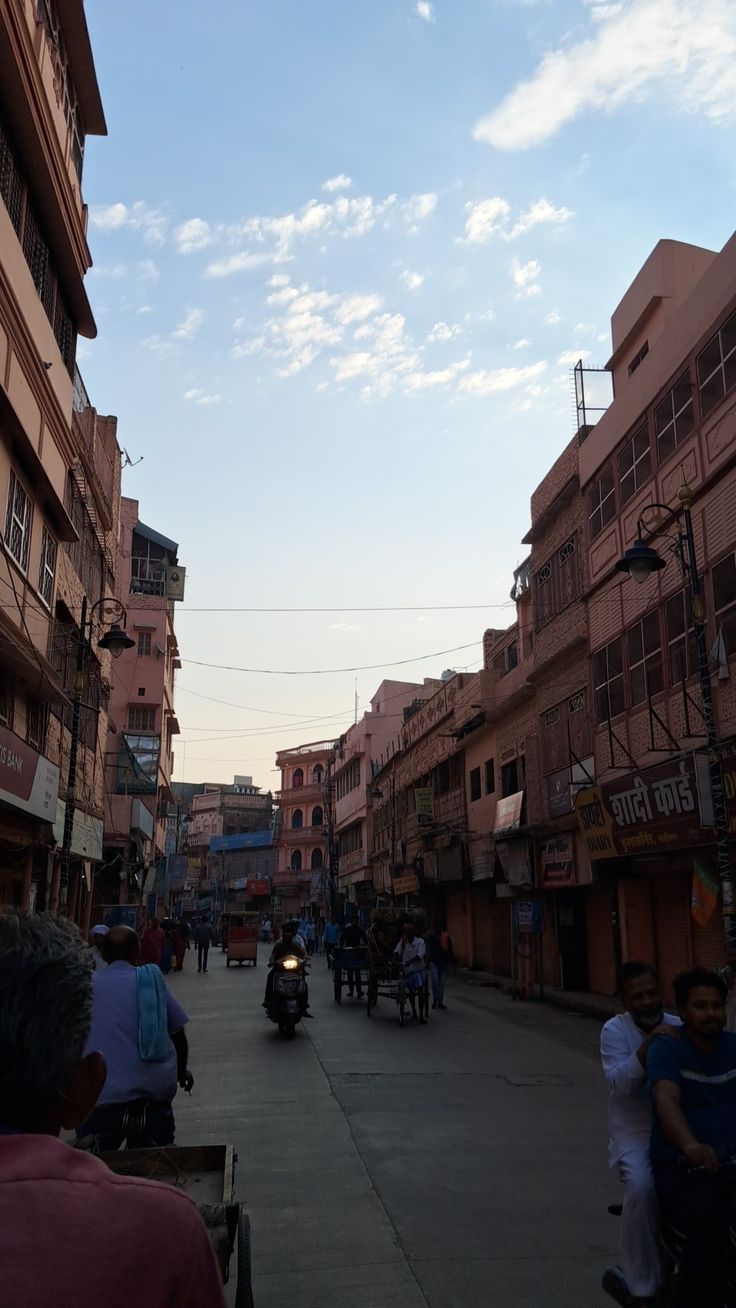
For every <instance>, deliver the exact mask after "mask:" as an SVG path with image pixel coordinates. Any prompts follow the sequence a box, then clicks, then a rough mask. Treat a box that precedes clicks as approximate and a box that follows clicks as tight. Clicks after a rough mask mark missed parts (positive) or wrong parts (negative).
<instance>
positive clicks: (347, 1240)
mask: <svg viewBox="0 0 736 1308" xmlns="http://www.w3.org/2000/svg"><path fill="white" fill-rule="evenodd" d="M267 952H268V947H266V946H261V947H260V959H259V966H258V967H257V969H255V970H253V969H252V968H249V967H242V968H234V969H233V968H232V967H231V968H230V969H226V967H225V960H224V956H223V954H222V953H221V952H220V950H219V949H218V950H213V951H212V953H211V955H210V971H209V972H208V973H207V975H206V976H199V975H197V971H196V960H195V955H194V954H193V953H189V954H187V958H186V966H185V971H184V972H183V973H182V974H181V975H175V976H172V977H170V978H169V980H170V982H171V984H172V987H173V989H174V990H175V992H176V994H177V995H178V996H179V998H180V999H181V1000H182V1002H183V1003H184V1006H185V1007H186V1009H187V1011H188V1013H189V1016H190V1024H189V1028H188V1031H189V1040H190V1063H191V1068H192V1071H193V1072H194V1076H195V1080H196V1084H195V1088H194V1092H193V1095H192V1097H191V1099H190V1098H189V1097H188V1096H186V1095H184V1094H182V1093H181V1092H180V1094H179V1095H178V1097H177V1100H176V1104H175V1109H176V1117H177V1142H178V1143H179V1144H194V1143H215V1142H232V1143H233V1144H234V1145H235V1147H236V1149H237V1153H238V1166H237V1174H236V1193H237V1196H238V1198H240V1199H241V1200H243V1201H245V1202H246V1204H247V1206H248V1210H249V1212H250V1217H251V1222H252V1238H253V1272H254V1277H253V1281H254V1292H255V1302H256V1308H282V1305H283V1306H284V1308H285V1306H286V1305H291V1304H292V1303H294V1302H298V1303H299V1304H300V1308H343V1306H344V1308H385V1306H388V1305H394V1304H397V1305H398V1304H401V1305H403V1308H414V1306H415V1305H427V1304H428V1305H431V1308H449V1306H450V1305H452V1306H453V1308H454V1306H455V1305H460V1304H462V1305H464V1308H491V1306H494V1308H495V1306H498V1308H516V1306H517V1305H535V1306H536V1308H557V1306H558V1305H559V1306H560V1308H561V1306H562V1305H565V1306H566V1308H599V1306H600V1308H602V1306H603V1305H605V1304H606V1303H608V1302H610V1301H609V1300H608V1299H607V1298H606V1297H605V1296H604V1295H603V1294H602V1292H601V1291H600V1289H599V1286H600V1276H601V1272H602V1271H603V1269H604V1268H605V1266H606V1265H607V1263H608V1262H610V1261H611V1259H612V1258H613V1257H614V1256H615V1249H616V1239H617V1232H616V1226H615V1222H614V1221H613V1219H611V1218H610V1217H609V1216H608V1214H607V1212H606V1207H607V1204H608V1203H610V1202H612V1201H613V1200H614V1199H616V1198H618V1195H617V1184H616V1181H615V1179H614V1178H613V1177H612V1176H611V1175H610V1174H609V1172H608V1169H607V1165H606V1138H607V1136H606V1114H605V1090H604V1085H603V1081H602V1077H601V1073H600V1069H599V1066H598V1063H597V1037H598V1024H597V1023H596V1022H595V1021H592V1020H591V1019H589V1018H583V1017H577V1016H574V1015H571V1014H567V1013H562V1012H559V1011H558V1010H554V1009H548V1008H544V1007H539V1006H528V1005H520V1004H515V1003H514V1002H513V1001H512V1000H510V999H508V998H507V997H506V996H504V995H501V994H499V993H498V992H496V991H491V990H485V989H484V990H479V989H474V988H471V987H468V986H466V985H465V984H463V983H462V982H455V983H451V984H450V985H449V986H448V995H447V1002H448V1009H447V1011H446V1012H438V1013H431V1014H430V1022H429V1024H428V1025H427V1027H426V1028H422V1027H418V1026H408V1027H406V1028H405V1029H404V1030H401V1028H400V1027H399V1024H398V1021H397V1018H396V1010H395V1006H394V1005H393V1004H392V1003H391V1002H390V1001H389V1000H381V1002H380V1003H379V1007H378V1011H377V1013H376V1014H375V1016H374V1017H372V1018H371V1019H370V1021H368V1020H367V1019H366V1016H365V1008H364V1007H361V1008H360V1009H359V1008H358V1005H357V1001H355V1000H350V999H349V998H347V995H346V996H345V997H344V999H343V1004H342V1007H340V1008H338V1006H337V1005H336V1004H335V1003H334V1001H333V998H332V984H331V979H332V978H331V974H328V973H327V971H326V966H325V962H324V959H323V958H321V957H320V958H317V959H315V960H314V966H313V971H312V974H311V978H310V998H311V1008H312V1012H313V1013H314V1019H315V1020H314V1021H306V1022H303V1023H302V1024H301V1026H300V1027H299V1028H298V1030H297V1035H296V1038H295V1039H294V1040H293V1041H290V1042H289V1041H285V1040H283V1039H281V1038H280V1037H279V1035H278V1033H277V1031H276V1028H275V1027H274V1026H273V1025H272V1024H271V1023H270V1022H268V1021H267V1020H266V1018H265V1017H264V1014H263V1010H262V1008H261V1007H260V1004H261V1001H262V998H263V988H264V984H265V977H266V969H265V960H266V957H267Z"/></svg>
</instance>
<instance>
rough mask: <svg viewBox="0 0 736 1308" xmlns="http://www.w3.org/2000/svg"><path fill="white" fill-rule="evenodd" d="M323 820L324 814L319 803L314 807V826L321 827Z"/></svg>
mask: <svg viewBox="0 0 736 1308" xmlns="http://www.w3.org/2000/svg"><path fill="white" fill-rule="evenodd" d="M323 822H324V814H323V812H322V808H321V806H320V805H319V804H315V806H314V808H313V809H312V826H313V827H321V826H322V823H323Z"/></svg>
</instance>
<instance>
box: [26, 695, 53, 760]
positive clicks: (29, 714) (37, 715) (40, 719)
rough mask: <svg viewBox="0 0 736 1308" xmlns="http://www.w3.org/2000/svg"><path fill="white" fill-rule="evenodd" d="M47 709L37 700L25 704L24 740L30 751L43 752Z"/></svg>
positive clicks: (30, 700)
mask: <svg viewBox="0 0 736 1308" xmlns="http://www.w3.org/2000/svg"><path fill="white" fill-rule="evenodd" d="M47 721H48V709H47V707H46V705H45V704H42V703H41V701H40V700H38V699H29V700H28V702H27V704H26V740H27V741H28V744H29V745H30V746H31V748H32V749H37V750H38V752H39V754H40V753H42V752H43V748H44V745H45V744H46V723H47Z"/></svg>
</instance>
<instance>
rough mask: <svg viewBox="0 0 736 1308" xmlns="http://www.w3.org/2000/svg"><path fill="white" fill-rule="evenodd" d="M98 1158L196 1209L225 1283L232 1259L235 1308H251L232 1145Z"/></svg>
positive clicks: (244, 1218)
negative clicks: (170, 1189) (160, 1185)
mask: <svg viewBox="0 0 736 1308" xmlns="http://www.w3.org/2000/svg"><path fill="white" fill-rule="evenodd" d="M100 1158H101V1159H102V1161H103V1163H105V1164H106V1165H107V1166H108V1167H109V1168H110V1171H111V1172H115V1173H116V1174H117V1175H118V1176H140V1177H144V1178H146V1179H147V1180H150V1181H164V1182H166V1184H167V1185H173V1186H174V1187H175V1188H176V1189H178V1190H183V1191H184V1192H185V1194H187V1195H188V1196H189V1198H190V1199H192V1200H193V1202H194V1203H195V1204H196V1205H197V1208H198V1209H199V1212H200V1214H201V1217H202V1220H203V1222H204V1224H205V1226H206V1227H207V1232H208V1234H209V1237H210V1240H211V1241H212V1245H213V1248H214V1250H215V1255H216V1257H217V1261H218V1263H219V1265H220V1272H221V1273H222V1282H223V1285H227V1283H228V1281H229V1279H230V1263H231V1260H232V1256H233V1253H237V1282H236V1290H235V1299H234V1301H233V1302H234V1308H254V1303H253V1289H252V1286H251V1263H250V1220H249V1218H248V1214H247V1213H246V1211H245V1206H244V1205H243V1204H240V1203H238V1201H237V1200H236V1199H235V1198H234V1195H233V1190H234V1181H235V1160H236V1154H235V1151H234V1149H233V1146H232V1145H189V1146H179V1145H171V1146H170V1147H166V1146H164V1147H163V1148H157V1149H120V1150H117V1151H116V1152H114V1153H102V1154H100Z"/></svg>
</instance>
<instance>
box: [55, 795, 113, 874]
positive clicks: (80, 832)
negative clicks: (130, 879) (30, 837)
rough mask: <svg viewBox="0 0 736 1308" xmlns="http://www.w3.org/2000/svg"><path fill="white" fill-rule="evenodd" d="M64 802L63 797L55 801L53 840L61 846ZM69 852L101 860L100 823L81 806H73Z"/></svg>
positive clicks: (94, 861) (95, 861) (64, 815)
mask: <svg viewBox="0 0 736 1308" xmlns="http://www.w3.org/2000/svg"><path fill="white" fill-rule="evenodd" d="M65 819H66V803H65V802H64V800H63V799H59V800H57V803H56V821H55V822H54V840H55V841H56V843H57V845H59V846H61V845H62V844H63V841H64V821H65ZM71 852H72V854H74V855H76V857H77V858H82V859H84V858H89V859H91V860H92V862H93V863H101V862H102V823H101V821H100V819H99V818H96V817H92V815H91V813H85V812H84V810H83V809H81V808H75V810H74V821H73V822H72V844H71Z"/></svg>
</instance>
